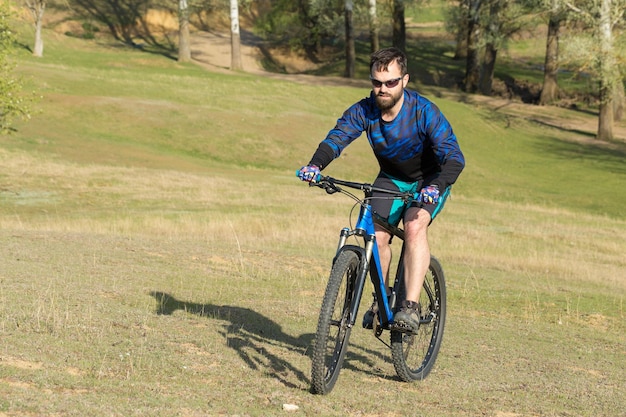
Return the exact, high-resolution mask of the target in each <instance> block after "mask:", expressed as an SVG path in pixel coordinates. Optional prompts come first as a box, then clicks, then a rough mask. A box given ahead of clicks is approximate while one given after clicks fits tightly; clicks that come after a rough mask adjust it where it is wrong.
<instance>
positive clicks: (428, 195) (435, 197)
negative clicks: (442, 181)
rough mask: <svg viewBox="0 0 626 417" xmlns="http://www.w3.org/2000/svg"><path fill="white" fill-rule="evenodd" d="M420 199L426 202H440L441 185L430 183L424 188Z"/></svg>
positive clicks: (421, 201)
mask: <svg viewBox="0 0 626 417" xmlns="http://www.w3.org/2000/svg"><path fill="white" fill-rule="evenodd" d="M419 201H420V203H424V204H437V202H439V187H437V186H436V185H429V186H428V187H424V188H422V191H420V196H419Z"/></svg>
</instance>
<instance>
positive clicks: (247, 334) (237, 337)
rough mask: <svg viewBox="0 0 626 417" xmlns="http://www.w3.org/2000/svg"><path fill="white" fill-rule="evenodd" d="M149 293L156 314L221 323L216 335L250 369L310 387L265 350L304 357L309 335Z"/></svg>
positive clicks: (241, 310)
mask: <svg viewBox="0 0 626 417" xmlns="http://www.w3.org/2000/svg"><path fill="white" fill-rule="evenodd" d="M149 294H150V295H151V296H152V297H154V299H155V300H156V302H157V309H156V313H157V314H159V315H171V314H173V313H174V312H175V311H177V310H182V311H186V312H188V313H192V314H196V315H198V316H200V317H207V318H211V319H215V320H222V321H224V322H225V324H224V325H223V329H222V331H221V332H220V333H221V335H222V336H224V339H225V340H226V345H227V346H228V347H230V348H232V349H234V350H235V351H236V352H237V353H238V354H239V356H240V357H241V359H242V360H243V361H244V362H245V363H246V364H247V365H248V366H249V367H250V368H251V369H253V370H261V371H263V372H268V373H269V375H270V376H272V377H274V378H276V379H277V380H279V381H280V382H281V383H283V384H284V385H285V386H287V387H289V388H300V386H299V385H297V384H295V383H294V382H293V377H294V376H295V378H296V379H297V380H299V381H302V382H304V383H306V384H307V385H308V384H310V380H309V378H308V377H307V376H306V375H305V374H304V373H303V372H302V371H301V370H300V369H298V368H296V367H294V366H293V365H292V364H290V363H289V362H287V361H286V360H285V359H283V358H281V357H280V356H278V355H276V354H274V353H272V352H270V351H269V350H268V347H270V348H271V347H277V348H281V349H285V348H287V349H288V350H289V351H291V352H296V353H299V354H302V355H306V354H307V351H308V349H309V346H310V345H311V342H312V340H313V337H314V335H313V334H310V333H308V334H302V335H300V336H298V337H293V336H291V335H289V334H286V333H285V332H283V330H282V328H281V326H280V325H279V324H278V323H276V322H275V321H273V320H271V319H269V318H267V317H265V316H264V315H262V314H259V313H257V312H256V311H254V310H251V309H249V308H245V307H237V306H229V305H215V304H200V303H194V302H189V301H181V300H178V299H176V298H175V297H173V296H172V295H170V294H168V293H165V292H161V291H151V292H150V293H149ZM268 345H269V346H268ZM290 375H291V376H292V378H291V380H290V378H289V377H290Z"/></svg>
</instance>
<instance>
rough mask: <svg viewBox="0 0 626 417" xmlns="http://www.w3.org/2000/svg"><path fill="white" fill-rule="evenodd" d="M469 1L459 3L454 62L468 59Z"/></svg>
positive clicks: (464, 0)
mask: <svg viewBox="0 0 626 417" xmlns="http://www.w3.org/2000/svg"><path fill="white" fill-rule="evenodd" d="M468 3H469V1H468V0H462V1H459V9H460V10H461V11H460V16H461V17H460V18H459V22H458V27H457V31H456V48H455V50H454V58H453V59H454V60H461V59H466V58H467V35H468V29H467V25H468V20H469V16H468V14H469V4H468Z"/></svg>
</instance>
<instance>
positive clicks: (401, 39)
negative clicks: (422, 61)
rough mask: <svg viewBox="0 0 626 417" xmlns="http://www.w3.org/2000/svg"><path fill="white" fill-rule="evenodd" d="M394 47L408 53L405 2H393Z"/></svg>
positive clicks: (394, 0) (399, 0)
mask: <svg viewBox="0 0 626 417" xmlns="http://www.w3.org/2000/svg"><path fill="white" fill-rule="evenodd" d="M392 43H393V46H395V47H396V48H398V49H400V50H402V51H405V52H406V22H405V21H404V0H393V40H392Z"/></svg>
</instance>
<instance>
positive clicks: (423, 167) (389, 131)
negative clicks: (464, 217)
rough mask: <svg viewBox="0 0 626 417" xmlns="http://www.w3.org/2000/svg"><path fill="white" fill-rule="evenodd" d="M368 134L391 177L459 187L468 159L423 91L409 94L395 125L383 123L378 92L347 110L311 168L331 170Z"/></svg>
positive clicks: (409, 91) (448, 124)
mask: <svg viewBox="0 0 626 417" xmlns="http://www.w3.org/2000/svg"><path fill="white" fill-rule="evenodd" d="M363 132H365V133H366V134H367V138H368V140H369V142H370V145H371V146H372V149H373V151H374V155H375V156H376V159H377V160H378V163H379V165H380V169H381V171H382V172H383V173H385V174H386V175H388V176H390V177H392V178H396V179H398V180H401V181H406V182H413V181H421V180H423V179H424V178H435V179H434V180H432V181H430V183H431V184H435V185H438V186H439V188H440V189H444V188H446V187H448V186H449V185H451V184H453V183H454V182H455V181H456V179H457V178H458V176H459V174H460V173H461V171H462V170H463V168H464V166H465V158H464V157H463V153H462V152H461V149H460V147H459V144H458V142H457V139H456V136H455V134H454V132H453V131H452V127H451V126H450V123H449V122H448V120H447V119H446V118H445V117H444V115H443V114H442V113H441V111H440V110H439V108H438V107H437V106H436V105H435V104H434V103H432V102H431V101H429V100H428V99H426V98H424V97H422V96H420V95H419V94H418V93H417V92H415V91H412V90H408V89H405V90H404V102H403V104H402V109H401V110H400V113H399V114H398V115H397V116H396V118H395V119H394V120H393V121H391V122H385V121H383V120H382V117H381V111H380V109H379V108H378V107H377V106H376V100H375V97H374V94H373V93H370V96H369V97H366V98H364V99H363V100H361V101H359V102H358V103H356V104H354V105H352V106H351V107H350V108H349V109H348V110H346V111H345V113H344V114H343V116H342V117H341V118H339V120H337V125H336V126H335V127H334V128H333V129H332V130H331V131H330V132H329V133H328V135H327V136H326V139H324V140H323V141H322V142H321V143H320V145H319V147H318V149H317V151H316V152H315V154H314V155H313V158H312V159H311V162H310V163H309V164H310V165H317V166H318V167H320V168H322V169H323V168H325V167H326V166H328V164H330V163H331V162H332V161H333V160H334V159H335V158H337V157H338V156H339V155H340V154H341V152H342V151H343V150H344V149H345V147H346V146H348V145H349V144H350V143H352V141H354V140H355V139H356V138H358V137H359V136H361V134H362V133H363Z"/></svg>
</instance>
